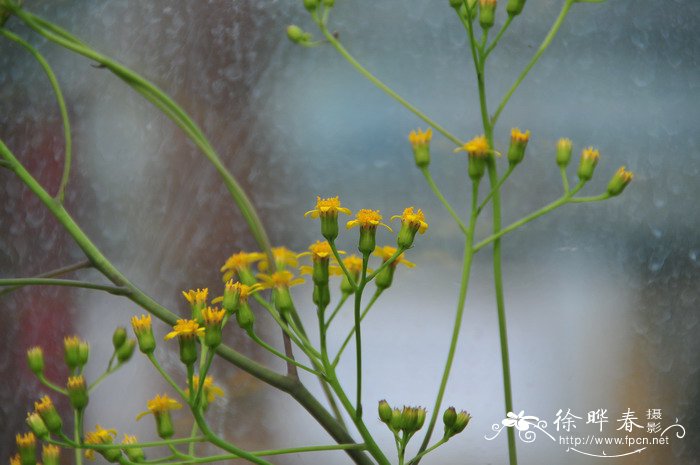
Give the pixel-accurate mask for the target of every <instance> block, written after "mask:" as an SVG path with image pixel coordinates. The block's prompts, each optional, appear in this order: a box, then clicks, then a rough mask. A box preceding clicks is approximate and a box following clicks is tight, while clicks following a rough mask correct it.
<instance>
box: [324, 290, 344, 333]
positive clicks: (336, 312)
mask: <svg viewBox="0 0 700 465" xmlns="http://www.w3.org/2000/svg"><path fill="white" fill-rule="evenodd" d="M348 297H350V294H343V296H342V297H341V298H340V301H339V302H338V305H336V306H335V309H333V312H332V313H331V316H330V317H328V320H327V321H326V322H325V324H324V329H326V330H327V329H328V328H330V326H331V323H332V322H333V320H334V319H335V317H336V315H338V312H340V309H341V308H343V304H344V303H345V302H346V301H347V300H348Z"/></svg>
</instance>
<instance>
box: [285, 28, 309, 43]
mask: <svg viewBox="0 0 700 465" xmlns="http://www.w3.org/2000/svg"><path fill="white" fill-rule="evenodd" d="M287 37H288V38H289V40H291V41H292V42H294V43H295V44H304V43H306V42H308V41H309V40H311V34H309V33H308V32H304V30H303V29H302V28H300V27H299V26H297V25H295V24H290V25H289V26H287Z"/></svg>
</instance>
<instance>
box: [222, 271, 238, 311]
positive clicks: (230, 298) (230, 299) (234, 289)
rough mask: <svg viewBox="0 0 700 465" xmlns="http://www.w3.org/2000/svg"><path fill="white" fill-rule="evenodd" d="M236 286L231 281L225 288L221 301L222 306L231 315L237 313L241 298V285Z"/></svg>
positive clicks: (230, 280)
mask: <svg viewBox="0 0 700 465" xmlns="http://www.w3.org/2000/svg"><path fill="white" fill-rule="evenodd" d="M236 284H237V283H234V282H233V280H232V279H229V280H228V281H227V282H226V286H225V287H224V298H223V300H222V301H221V306H222V307H223V308H224V309H225V310H226V311H227V312H228V313H229V314H231V313H233V312H235V311H236V308H237V307H238V301H239V299H240V296H241V292H240V284H238V286H236Z"/></svg>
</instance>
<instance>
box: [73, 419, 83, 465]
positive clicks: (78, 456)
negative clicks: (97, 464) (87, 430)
mask: <svg viewBox="0 0 700 465" xmlns="http://www.w3.org/2000/svg"><path fill="white" fill-rule="evenodd" d="M73 440H74V441H75V443H76V444H81V443H82V442H83V411H82V410H81V411H78V410H73ZM75 464H76V465H82V464H83V454H82V449H81V448H79V447H77V448H76V449H75Z"/></svg>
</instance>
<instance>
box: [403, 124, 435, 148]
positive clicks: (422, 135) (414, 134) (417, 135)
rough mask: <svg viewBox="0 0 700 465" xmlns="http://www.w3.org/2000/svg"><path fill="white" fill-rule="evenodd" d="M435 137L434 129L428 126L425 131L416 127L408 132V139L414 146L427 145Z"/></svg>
mask: <svg viewBox="0 0 700 465" xmlns="http://www.w3.org/2000/svg"><path fill="white" fill-rule="evenodd" d="M432 138H433V130H432V129H430V128H428V129H426V130H425V131H423V130H422V129H416V130H414V131H411V132H410V133H409V134H408V141H409V142H410V143H411V145H412V146H413V147H418V146H422V147H425V146H427V145H428V144H429V143H430V141H431V139H432Z"/></svg>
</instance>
